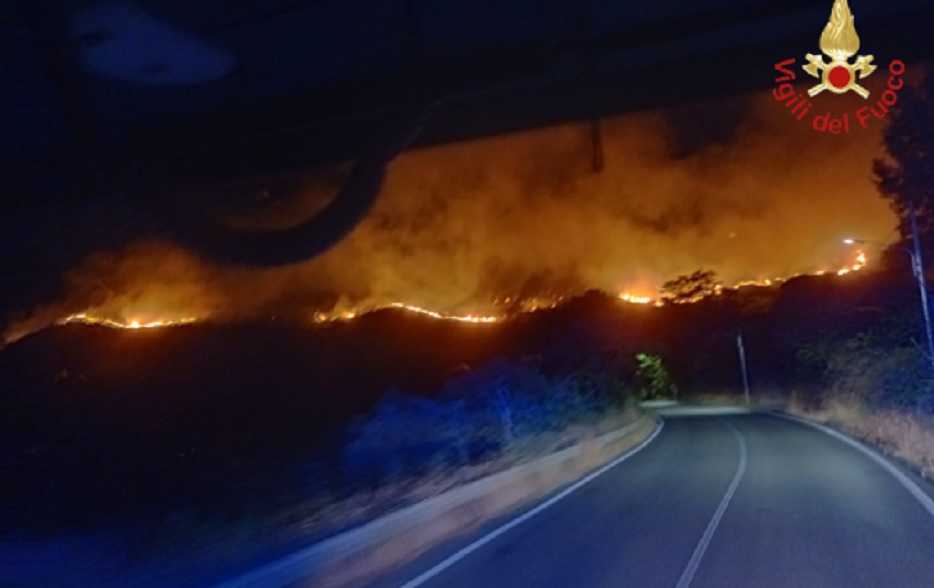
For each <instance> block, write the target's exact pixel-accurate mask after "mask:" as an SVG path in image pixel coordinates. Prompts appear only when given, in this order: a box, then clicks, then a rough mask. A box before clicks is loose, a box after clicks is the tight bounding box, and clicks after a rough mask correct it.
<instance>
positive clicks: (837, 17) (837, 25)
mask: <svg viewBox="0 0 934 588" xmlns="http://www.w3.org/2000/svg"><path fill="white" fill-rule="evenodd" d="M820 48H821V51H823V52H824V53H825V54H826V55H829V56H830V57H832V58H834V59H838V60H845V59H848V58H850V57H852V56H853V55H856V52H857V51H859V36H858V35H857V34H856V25H855V24H854V18H853V14H852V13H851V12H850V6H849V4H848V3H847V0H836V1H835V2H834V4H833V10H832V11H831V12H830V21H829V22H828V23H827V26H826V27H824V32H823V33H822V34H821V36H820Z"/></svg>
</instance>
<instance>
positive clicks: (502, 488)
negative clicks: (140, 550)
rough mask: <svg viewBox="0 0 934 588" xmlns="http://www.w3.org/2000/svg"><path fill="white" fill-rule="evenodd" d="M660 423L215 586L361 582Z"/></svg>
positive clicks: (537, 493) (393, 516)
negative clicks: (300, 581) (298, 582)
mask: <svg viewBox="0 0 934 588" xmlns="http://www.w3.org/2000/svg"><path fill="white" fill-rule="evenodd" d="M656 426H657V422H656V421H655V419H654V418H652V417H650V416H648V415H643V416H642V417H640V418H639V419H637V420H636V421H634V422H632V423H630V424H628V425H626V426H624V427H621V428H619V429H617V430H615V431H611V432H609V433H606V434H604V435H601V436H600V437H596V438H594V439H591V440H587V441H583V442H581V443H578V444H576V445H573V446H571V447H568V448H566V449H562V450H560V451H557V452H555V453H553V454H551V455H547V456H545V457H542V458H539V459H537V460H535V461H532V462H529V463H527V464H523V465H520V466H516V467H514V468H511V469H509V470H506V471H503V472H499V473H496V474H493V475H490V476H487V477H485V478H481V479H479V480H477V481H474V482H471V483H468V484H465V485H464V486H460V487H458V488H454V489H452V490H449V491H447V492H445V493H443V494H440V495H438V496H435V497H432V498H429V499H427V500H424V501H422V502H419V503H417V504H413V505H411V506H408V507H406V508H403V509H401V510H399V511H396V512H393V513H390V514H387V515H385V516H382V517H380V518H377V519H375V520H373V521H371V522H369V523H367V524H365V525H363V526H361V527H358V528H356V529H352V530H349V531H346V532H344V533H341V534H339V535H336V536H334V537H332V538H330V539H326V540H324V541H322V542H320V543H316V544H314V545H310V546H309V547H306V548H304V549H302V550H300V551H297V552H295V553H293V554H291V555H289V556H286V557H284V558H282V559H279V560H276V561H273V562H271V563H269V564H266V565H264V566H261V567H259V568H256V569H254V570H252V571H250V572H247V573H246V574H243V575H240V576H238V577H236V578H233V579H231V580H228V581H225V582H223V583H221V584H218V585H217V586H216V588H258V587H263V588H271V587H275V586H286V585H289V584H291V583H294V582H297V581H299V580H303V581H305V582H313V583H314V584H315V585H320V586H329V587H337V586H342V585H345V584H347V583H349V582H352V581H360V580H361V579H363V578H366V577H369V576H371V575H373V574H376V573H379V572H380V571H382V570H385V569H388V568H390V567H392V566H394V565H397V564H399V563H402V562H404V561H406V560H408V559H410V558H412V557H413V556H415V555H417V554H418V553H420V552H422V551H424V550H425V549H427V548H429V547H431V546H433V545H435V544H436V543H438V542H440V541H441V540H443V539H446V538H448V537H451V536H453V535H456V534H458V533H461V532H463V531H464V530H466V529H469V528H471V527H473V526H476V525H477V524H479V523H481V522H483V521H485V520H489V519H490V518H492V517H495V516H498V515H501V514H504V513H505V512H507V511H508V510H509V509H512V508H515V507H517V506H519V505H521V504H523V503H525V502H528V501H531V500H533V499H535V498H539V497H541V496H542V495H544V494H547V493H549V492H552V491H554V490H556V489H558V488H560V487H561V486H563V485H565V484H568V483H570V482H573V481H575V480H577V479H578V478H580V477H582V476H583V475H584V474H585V473H587V472H588V471H590V470H593V469H595V468H596V467H597V466H599V465H601V464H603V463H606V462H608V461H610V460H611V459H612V458H614V457H615V456H616V455H618V454H619V453H622V452H623V451H625V450H626V449H628V448H629V447H630V445H623V444H622V443H623V442H625V441H628V440H629V438H630V437H632V436H634V435H635V434H636V433H638V432H645V434H646V436H647V435H648V434H649V433H650V432H651V431H652V430H654V428H655V427H656Z"/></svg>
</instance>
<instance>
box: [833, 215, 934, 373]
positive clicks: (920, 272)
mask: <svg viewBox="0 0 934 588" xmlns="http://www.w3.org/2000/svg"><path fill="white" fill-rule="evenodd" d="M908 212H909V215H910V220H911V240H912V244H913V247H914V250H912V249H908V248H907V247H893V249H898V250H899V251H904V252H905V253H907V254H908V255H909V257H911V270H912V273H914V276H915V280H916V281H917V282H918V291H919V293H920V294H921V312H922V314H923V316H924V332H925V334H926V335H927V339H928V361H929V362H931V368H932V369H934V334H932V333H931V316H930V312H929V310H928V290H927V286H926V285H925V283H924V281H925V280H924V265H923V264H922V262H921V243H920V240H919V239H918V219H917V218H916V217H915V207H914V205H909V209H908ZM843 242H844V243H846V244H848V245H853V244H856V243H866V244H869V243H872V241H865V240H862V239H844V240H843ZM879 245H882V244H881V243H879Z"/></svg>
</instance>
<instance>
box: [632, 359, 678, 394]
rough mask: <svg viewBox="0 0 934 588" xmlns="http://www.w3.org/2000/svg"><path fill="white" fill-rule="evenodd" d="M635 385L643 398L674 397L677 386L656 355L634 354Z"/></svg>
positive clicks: (676, 392)
mask: <svg viewBox="0 0 934 588" xmlns="http://www.w3.org/2000/svg"><path fill="white" fill-rule="evenodd" d="M636 364H637V368H636V386H637V388H638V390H639V396H640V397H641V398H642V399H643V400H651V399H653V398H676V397H677V396H678V387H677V386H675V383H674V380H672V379H671V375H670V374H669V373H668V369H667V368H665V364H663V363H662V358H661V357H659V356H657V355H647V354H645V353H639V354H638V355H636Z"/></svg>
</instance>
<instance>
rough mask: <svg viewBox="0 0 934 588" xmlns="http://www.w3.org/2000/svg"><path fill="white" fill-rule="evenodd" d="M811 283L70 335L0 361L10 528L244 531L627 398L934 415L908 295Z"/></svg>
mask: <svg viewBox="0 0 934 588" xmlns="http://www.w3.org/2000/svg"><path fill="white" fill-rule="evenodd" d="M898 262H899V258H897V257H896V258H894V260H890V262H889V263H888V265H887V266H886V267H887V268H888V269H886V270H884V271H882V272H879V273H868V272H867V273H865V274H862V275H861V274H851V275H848V276H844V277H837V276H826V277H804V278H797V279H794V280H791V281H789V282H787V283H786V284H784V285H783V286H782V287H781V288H755V287H750V288H743V289H741V290H738V291H736V290H726V291H724V292H723V293H722V294H721V295H718V296H713V297H710V298H707V299H705V300H703V301H701V302H698V303H695V304H673V305H667V306H665V307H662V308H654V307H644V306H640V305H630V304H624V303H621V302H619V301H618V300H616V299H614V298H610V297H607V296H604V295H601V294H597V293H590V294H587V295H585V296H583V297H580V298H578V299H575V300H572V301H570V302H569V303H567V304H565V305H564V306H562V307H560V308H557V309H553V310H548V311H541V312H538V313H532V314H527V315H520V316H518V317H516V318H515V319H513V320H512V321H509V322H506V323H502V324H498V325H465V324H461V323H454V322H445V321H437V320H434V319H430V318H426V317H420V316H414V315H410V314H407V313H404V312H400V311H381V312H378V313H374V314H371V315H366V316H364V317H362V318H360V319H357V320H355V321H351V322H348V323H341V324H333V325H329V326H325V327H316V328H312V327H292V328H288V327H274V326H257V325H252V326H251V325H243V326H212V325H196V326H190V327H181V328H175V329H166V330H160V331H133V332H121V331H113V330H108V329H104V328H95V327H86V326H69V327H63V328H57V329H53V330H47V331H44V332H41V333H39V334H36V335H33V336H31V337H28V338H26V339H24V340H22V341H20V342H19V343H17V344H15V345H13V346H11V347H9V348H7V349H5V350H4V351H3V352H2V353H0V379H2V381H3V383H4V387H3V392H2V404H3V411H2V417H0V418H2V421H3V422H2V423H0V431H2V435H3V437H4V438H3V443H2V447H3V454H2V459H3V464H4V471H5V472H6V474H5V476H4V477H5V480H4V484H3V485H2V490H0V492H2V497H0V502H2V504H3V505H4V511H5V512H4V516H3V517H2V520H3V530H4V532H12V531H19V532H28V533H44V532H58V531H60V530H62V529H65V528H83V529H87V528H95V527H102V526H113V525H115V524H119V523H123V522H132V523H133V524H134V525H142V526H143V527H146V528H149V529H150V531H151V533H152V534H155V535H158V534H160V533H163V532H164V531H165V530H166V528H167V527H168V529H169V530H170V531H171V528H172V527H173V526H179V527H186V526H191V525H201V524H211V525H226V524H232V523H237V522H238V521H240V520H243V519H244V518H245V517H254V516H261V515H264V514H267V513H271V512H275V511H277V510H281V509H283V508H286V507H288V505H290V504H294V503H297V502H299V501H302V500H305V499H307V498H308V497H309V496H311V495H315V494H320V495H327V496H331V497H337V498H339V497H341V496H345V495H347V494H349V493H352V492H371V491H373V490H374V489H376V488H379V487H380V486H382V485H385V484H386V483H388V482H392V481H395V480H399V479H406V478H409V479H411V478H417V477H419V476H424V475H427V474H430V473H431V472H435V471H438V470H439V469H443V468H446V467H458V466H461V465H465V464H475V463H478V462H482V461H483V460H487V459H490V458H492V457H495V456H497V455H500V454H501V453H502V452H503V451H504V450H505V448H507V447H509V445H510V444H511V443H513V442H514V441H515V440H516V439H521V438H525V437H528V436H530V435H535V434H537V433H540V432H543V431H557V430H561V429H562V428H564V427H566V426H568V425H570V424H574V423H580V422H594V421H595V420H596V419H598V418H600V416H601V415H604V414H606V413H607V411H610V410H612V409H614V408H620V407H622V406H625V404H626V402H627V398H632V397H643V398H652V397H658V396H672V395H677V396H678V397H679V398H682V399H688V400H690V398H691V397H692V396H696V395H701V394H722V393H736V392H737V391H739V390H740V389H741V379H740V372H739V365H738V359H737V353H736V334H737V332H738V330H740V329H742V332H743V335H744V339H745V346H746V353H747V359H748V365H749V372H750V378H751V381H752V384H753V393H754V394H758V395H761V394H764V393H772V392H789V391H796V392H798V393H799V395H801V396H802V397H803V398H811V399H814V400H815V401H817V399H819V398H820V395H821V394H822V393H823V392H824V391H825V390H827V389H830V388H836V389H843V388H846V389H847V390H850V391H852V390H856V389H858V390H859V391H860V394H862V395H863V396H864V397H865V396H872V397H873V398H872V400H873V401H877V402H879V403H883V404H887V405H891V406H900V407H910V408H911V409H912V410H928V411H929V410H931V409H932V408H934V394H932V388H931V383H932V380H931V378H930V371H929V367H928V364H927V363H926V359H925V356H924V354H923V352H922V350H921V349H920V348H919V347H918V345H917V344H916V342H921V341H923V340H924V339H923V331H922V330H921V322H920V311H919V310H917V309H918V304H917V290H916V289H915V288H913V284H914V282H913V279H912V277H911V275H910V273H908V270H907V268H906V267H905V266H904V265H899V263H898Z"/></svg>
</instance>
